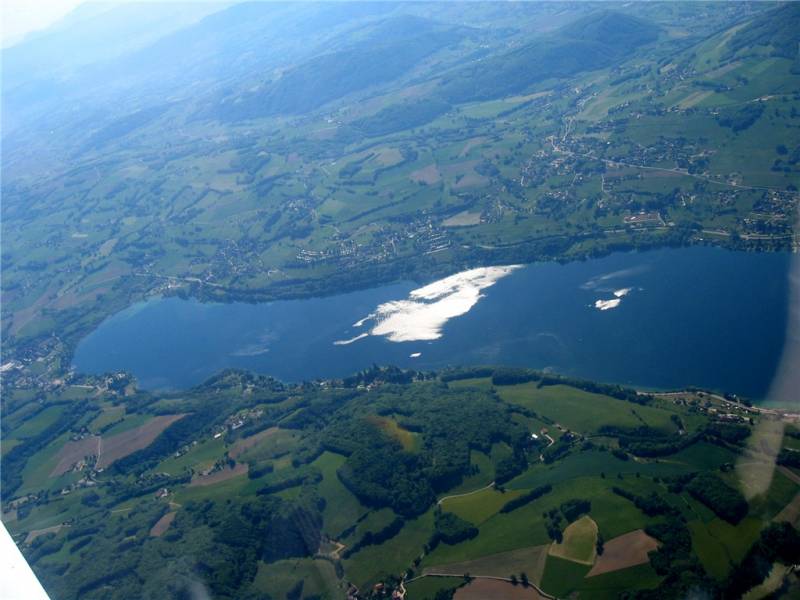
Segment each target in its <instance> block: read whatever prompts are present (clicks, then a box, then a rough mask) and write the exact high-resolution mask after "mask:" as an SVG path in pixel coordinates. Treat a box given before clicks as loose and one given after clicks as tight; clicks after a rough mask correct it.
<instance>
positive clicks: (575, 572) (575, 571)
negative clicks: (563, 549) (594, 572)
mask: <svg viewBox="0 0 800 600" xmlns="http://www.w3.org/2000/svg"><path fill="white" fill-rule="evenodd" d="M589 569H591V567H590V566H588V565H582V564H580V563H576V562H573V561H571V560H565V559H563V558H558V557H556V556H550V555H548V557H547V564H546V565H545V568H544V576H543V577H542V589H543V590H544V591H545V592H547V593H549V594H553V595H554V596H558V597H565V596H567V595H568V594H569V593H570V592H572V591H574V590H576V589H577V588H578V587H579V586H580V585H581V583H582V580H583V578H584V577H585V576H586V574H587V573H588V572H589Z"/></svg>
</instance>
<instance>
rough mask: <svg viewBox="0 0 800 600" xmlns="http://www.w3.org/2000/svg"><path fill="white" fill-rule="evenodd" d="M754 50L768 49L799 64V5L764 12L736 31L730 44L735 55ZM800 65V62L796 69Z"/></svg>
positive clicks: (789, 5)
mask: <svg viewBox="0 0 800 600" xmlns="http://www.w3.org/2000/svg"><path fill="white" fill-rule="evenodd" d="M755 46H769V47H770V48H771V51H772V54H774V55H775V56H781V57H783V58H789V59H795V60H798V55H799V53H800V3H797V2H789V3H787V4H783V5H781V6H779V7H778V8H775V9H773V10H769V11H765V12H763V13H762V14H760V15H758V16H757V17H756V18H755V19H753V20H752V21H751V22H750V23H748V24H747V25H745V26H744V27H742V28H741V29H740V30H739V31H737V32H736V33H735V34H734V36H733V37H732V38H731V40H730V42H728V48H729V50H730V52H731V53H732V54H733V53H736V52H739V51H741V50H749V49H752V48H753V47H755ZM798 65H800V62H798V63H796V65H795V67H797V66H798Z"/></svg>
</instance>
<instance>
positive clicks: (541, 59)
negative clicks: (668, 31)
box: [440, 10, 659, 102]
mask: <svg viewBox="0 0 800 600" xmlns="http://www.w3.org/2000/svg"><path fill="white" fill-rule="evenodd" d="M658 32H659V28H658V27H657V26H656V25H654V24H652V23H649V22H647V21H644V20H642V19H639V18H637V17H633V16H630V15H625V14H622V13H618V12H614V11H607V10H606V11H601V12H598V13H595V14H591V15H588V16H586V17H584V18H582V19H579V20H578V21H576V22H574V23H571V24H569V25H566V26H565V27H562V28H561V29H559V30H558V31H556V32H555V33H554V34H553V35H550V36H546V37H543V38H541V39H537V40H535V41H533V42H531V43H529V44H527V45H525V46H523V47H521V48H519V49H516V50H513V51H511V52H508V53H506V54H502V55H496V56H493V57H490V58H487V59H485V60H479V61H476V62H475V63H473V64H472V65H469V66H467V67H464V68H462V69H458V70H456V71H454V72H453V73H452V75H451V76H449V77H446V78H444V80H443V83H442V86H441V89H440V93H441V95H442V96H443V97H444V98H445V99H447V100H448V101H450V102H466V101H472V100H485V99H489V98H496V97H500V96H505V95H510V94H515V93H518V92H521V91H523V90H525V89H526V88H528V87H530V86H531V85H533V84H535V83H537V82H540V81H543V80H546V79H550V78H555V77H570V76H572V75H575V74H577V73H580V72H583V71H593V70H596V69H601V68H604V67H607V66H609V65H611V64H613V63H614V62H615V61H618V60H620V59H621V58H623V57H624V56H626V55H627V54H629V53H631V52H632V51H633V50H635V49H636V48H638V47H639V46H642V45H644V44H648V43H650V42H653V41H655V40H656V39H657V37H658Z"/></svg>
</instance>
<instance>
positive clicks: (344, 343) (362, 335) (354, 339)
mask: <svg viewBox="0 0 800 600" xmlns="http://www.w3.org/2000/svg"><path fill="white" fill-rule="evenodd" d="M365 337H369V334H368V333H360V334H358V335H357V336H356V337H352V338H350V339H349V340H336V341H335V342H333V345H334V346H347V345H348V344H352V343H353V342H357V341H358V340H360V339H362V338H365Z"/></svg>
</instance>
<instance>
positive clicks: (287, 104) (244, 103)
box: [214, 15, 466, 120]
mask: <svg viewBox="0 0 800 600" xmlns="http://www.w3.org/2000/svg"><path fill="white" fill-rule="evenodd" d="M465 31H466V30H465V28H461V27H452V26H444V25H441V24H439V23H437V22H435V21H431V20H429V19H423V18H420V17H414V16H410V15H401V16H397V17H390V18H388V19H385V20H382V21H380V22H378V23H377V24H375V25H374V26H367V27H365V28H364V30H362V31H356V32H355V35H356V41H355V42H354V43H351V44H349V46H348V47H346V48H344V49H341V50H337V51H334V52H329V53H325V54H322V55H320V56H316V57H314V58H311V59H310V60H307V61H305V62H303V63H301V64H299V65H297V66H294V67H292V68H290V69H288V70H287V71H285V72H284V73H283V74H281V75H280V76H279V77H278V78H276V79H275V80H273V81H271V82H269V83H267V84H266V85H264V86H263V87H261V88H260V89H258V90H256V91H253V92H250V93H246V94H243V95H230V96H228V97H227V98H224V99H223V100H222V102H221V105H220V106H219V108H218V109H214V111H215V112H216V115H217V116H218V117H220V118H221V119H222V120H237V119H248V118H257V117H264V116H270V115H275V114H302V113H305V112H308V111H310V110H314V109H316V108H318V107H320V106H322V105H324V104H327V103H328V102H330V101H332V100H335V99H338V98H341V97H343V96H346V95H348V94H350V93H353V92H355V91H358V90H362V89H364V88H366V87H369V86H371V85H376V84H380V83H386V82H388V81H392V80H393V79H396V78H397V77H399V76H400V75H402V74H403V73H405V72H407V71H408V70H409V69H411V68H412V67H413V66H414V65H416V64H418V63H419V62H420V61H421V60H423V59H424V58H426V57H427V56H430V55H431V54H433V53H434V52H436V51H438V50H440V49H442V48H444V47H446V46H449V45H451V44H455V43H457V42H458V41H459V40H460V39H461V38H462V37H463V35H464V33H465ZM352 35H353V34H352V32H348V33H347V36H348V38H351V37H352Z"/></svg>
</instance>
